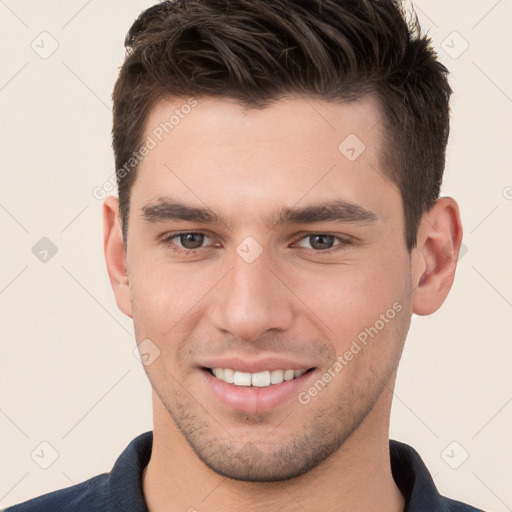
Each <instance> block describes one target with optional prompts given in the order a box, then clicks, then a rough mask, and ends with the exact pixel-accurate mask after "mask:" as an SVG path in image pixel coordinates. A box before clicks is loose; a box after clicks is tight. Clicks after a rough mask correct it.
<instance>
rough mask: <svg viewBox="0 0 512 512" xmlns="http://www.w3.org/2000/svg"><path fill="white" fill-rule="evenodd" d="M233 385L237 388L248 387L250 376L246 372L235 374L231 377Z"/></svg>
mask: <svg viewBox="0 0 512 512" xmlns="http://www.w3.org/2000/svg"><path fill="white" fill-rule="evenodd" d="M233 384H235V385H237V386H250V385H251V374H250V373H246V372H235V376H234V377H233Z"/></svg>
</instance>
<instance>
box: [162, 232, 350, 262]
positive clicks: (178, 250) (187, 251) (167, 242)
mask: <svg viewBox="0 0 512 512" xmlns="http://www.w3.org/2000/svg"><path fill="white" fill-rule="evenodd" d="M189 234H197V235H204V236H206V237H209V235H208V233H205V232H203V231H181V232H179V233H170V234H168V235H167V236H165V237H164V238H163V239H162V242H163V244H164V246H166V247H167V248H169V249H170V250H171V251H172V252H174V253H179V254H180V255H183V256H187V255H190V254H197V253H198V252H199V251H200V250H203V249H207V250H208V249H213V248H212V247H198V248H197V249H185V248H183V249H182V248H180V247H178V246H176V245H175V244H174V243H173V242H172V240H173V239H174V238H179V237H180V236H182V235H189ZM315 235H323V236H332V237H334V238H335V239H336V240H338V241H339V242H340V243H339V244H337V245H335V246H334V247H333V248H331V249H324V250H314V249H305V250H306V252H307V253H308V254H315V255H318V254H320V255H329V254H332V253H334V252H338V251H340V250H343V249H344V247H346V246H349V245H355V243H354V242H353V241H352V240H348V239H346V238H342V237H339V236H336V235H333V234H330V233H323V232H319V233H310V234H308V235H304V236H303V237H301V238H299V239H298V240H297V242H300V241H302V240H304V239H306V238H309V237H311V236H315ZM209 238H210V237H209ZM294 243H296V242H294ZM302 249H304V248H302Z"/></svg>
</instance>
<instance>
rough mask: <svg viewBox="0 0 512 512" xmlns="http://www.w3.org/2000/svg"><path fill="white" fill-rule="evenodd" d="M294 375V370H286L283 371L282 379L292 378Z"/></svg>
mask: <svg viewBox="0 0 512 512" xmlns="http://www.w3.org/2000/svg"><path fill="white" fill-rule="evenodd" d="M294 377H295V370H286V371H285V372H284V380H292V379H293V378H294Z"/></svg>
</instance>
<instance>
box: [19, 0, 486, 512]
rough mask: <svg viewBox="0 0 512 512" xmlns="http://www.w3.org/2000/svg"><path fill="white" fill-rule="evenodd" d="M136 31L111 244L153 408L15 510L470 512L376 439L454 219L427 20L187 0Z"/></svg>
mask: <svg viewBox="0 0 512 512" xmlns="http://www.w3.org/2000/svg"><path fill="white" fill-rule="evenodd" d="M126 45H127V48H128V54H127V57H126V60H125V63H124V65H123V67H122V69H121V72H120V75H119V78H118V81H117V83H116V86H115V89H114V94H113V101H114V125H113V146H114V152H115V158H116V168H117V178H118V191H119V198H116V197H112V196H111V197H108V198H107V199H105V202H104V208H103V212H104V242H105V243H104V247H105V256H106V263H107V268H108V272H109V276H110V281H111V284H112V287H113V290H114V294H115V298H116V301H117V304H118V307H119V308H120V309H121V311H123V313H125V314H126V315H128V316H130V317H131V318H133V321H134V328H135V334H136V340H137V344H138V346H139V350H140V353H141V358H142V361H143V363H144V368H145V370H146V373H147V375H148V378H149V380H150V382H151V385H152V388H153V411H154V428H153V431H152V432H147V433H145V434H142V435H141V436H139V437H137V438H136V439H134V440H133V441H132V442H131V443H130V445H129V446H128V447H127V448H126V450H125V451H124V452H123V454H122V455H121V456H120V458H119V459H118V461H117V462H116V464H115V465H114V468H113V470H112V471H111V473H109V474H103V475H99V476H96V477H94V478H92V479H90V480H88V481H86V482H83V483H81V484H78V485H75V486H73V487H70V488H68V489H64V490H60V491H56V492H54V493H50V494H47V495H45V496H41V497H39V498H35V499H33V500H30V501H28V502H26V503H24V504H21V505H18V506H15V507H12V508H11V509H9V510H11V511H12V512H18V511H19V512H21V511H43V510H48V511H49V510H51V511H68V510H69V511H71V510H73V511H91V510H102V511H103V510H107V511H134V512H143V511H150V512H175V511H186V510H189V511H194V510H198V511H200V512H201V511H226V510H244V511H256V510H257V511H268V510H280V511H283V510H284V511H292V510H307V511H309V512H314V511H320V510H322V511H326V510H327V511H349V510H361V511H373V510H379V511H384V512H399V511H408V512H416V511H427V510H428V511H475V510H477V509H475V508H473V507H471V506H469V505H465V504H463V503H461V502H458V501H454V500H451V499H448V498H444V497H442V496H441V495H440V494H439V493H438V492H437V490H436V488H435V486H434V483H433V481H432V478H431V476H430V474H429V473H428V470H427V468H426V466H425V465H424V463H423V462H422V460H421V458H420V456H419V454H418V453H417V452H416V451H415V450H414V449H413V448H412V447H410V446H407V445H405V444H403V443H400V442H398V441H393V440H391V441H390V440H389V437H388V436H389V417H390V409H391V402H392V393H393V388H394V383H395V379H396V373H397V368H398V363H399V360H400V356H401V353H402V349H403V346H404V342H405V338H406V335H407V331H408V329H409V325H410V320H411V316H412V314H413V313H415V314H417V315H428V314H431V313H433V312H435V311H436V310H437V309H438V308H439V307H440V306H441V305H442V303H443V301H444V300H445V298H446V296H447V294H448V292H449V290H450V287H451V285H452V282H453V278H454V273H455V268H456V262H457V255H458V251H459V247H460V244H461V238H462V228H461V223H460V217H459V212H458V207H457V203H456V202H455V201H454V200H453V199H451V198H448V197H444V198H439V191H440V185H441V180H442V174H443V169H444V159H445V148H446V143H447V138H448V131H449V98H450V94H451V89H450V86H449V84H448V81H447V70H446V68H444V67H443V66H442V65H441V64H440V63H439V62H438V60H437V58H436V55H435V53H434V52H433V50H432V48H431V46H430V42H429V40H428V39H427V38H426V37H424V36H422V35H421V34H420V32H419V29H418V27H417V24H414V23H412V22H411V23H410V24H409V25H408V23H407V22H406V18H405V13H404V12H403V10H402V8H401V7H400V6H399V5H398V4H397V3H396V2H394V1H392V0H379V1H377V0H373V1H369V0H366V1H346V0H324V1H320V0H308V1H291V0H231V1H227V0H224V1H223V0H178V1H170V2H163V3H161V4H158V5H156V6H154V7H152V8H151V9H148V10H147V11H145V12H144V13H142V15H141V16H140V17H139V19H138V20H137V21H136V22H135V24H134V25H133V26H132V28H131V30H130V32H129V34H128V36H127V39H126Z"/></svg>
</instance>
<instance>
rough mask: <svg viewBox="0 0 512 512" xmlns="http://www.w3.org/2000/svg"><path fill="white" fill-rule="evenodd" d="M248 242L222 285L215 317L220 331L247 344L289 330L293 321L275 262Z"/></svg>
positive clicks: (235, 254) (233, 261)
mask: <svg viewBox="0 0 512 512" xmlns="http://www.w3.org/2000/svg"><path fill="white" fill-rule="evenodd" d="M248 238H249V239H245V240H244V241H243V242H242V243H240V244H239V246H238V247H237V248H236V252H235V253H234V254H233V255H232V260H231V261H232V266H231V271H230V272H229V274H228V275H227V276H226V279H224V280H223V281H222V283H219V284H220V286H219V288H218V289H217V293H216V294H215V305H214V312H213V314H212V315H213V318H212V319H213V322H214V324H215V326H216V327H217V328H218V329H220V330H224V331H229V332H230V333H232V334H233V335H234V336H236V337H238V338H239V339H242V340H245V341H251V340H254V339H257V338H258V336H260V335H262V334H263V333H264V332H265V331H267V330H269V329H278V330H284V329H287V328H289V327H290V325H291V322H292V320H293V309H292V304H291V303H290V297H289V294H288V293H287V290H286V287H285V286H284V285H283V284H282V283H281V282H280V280H279V279H277V278H276V276H275V275H274V272H275V270H274V269H272V266H273V264H272V258H271V257H270V255H269V254H267V253H266V251H263V248H262V247H261V246H259V244H258V245H256V243H257V242H256V243H255V240H254V239H252V240H251V239H250V237H248Z"/></svg>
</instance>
